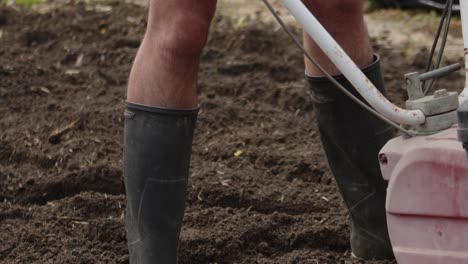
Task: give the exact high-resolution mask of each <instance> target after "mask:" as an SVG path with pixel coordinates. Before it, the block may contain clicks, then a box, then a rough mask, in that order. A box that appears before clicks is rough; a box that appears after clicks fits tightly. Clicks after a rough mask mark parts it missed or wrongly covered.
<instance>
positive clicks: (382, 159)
mask: <svg viewBox="0 0 468 264" xmlns="http://www.w3.org/2000/svg"><path fill="white" fill-rule="evenodd" d="M379 161H380V163H381V164H382V165H387V164H388V158H387V155H385V154H383V153H382V154H380V155H379Z"/></svg>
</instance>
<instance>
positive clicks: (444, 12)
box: [422, 1, 449, 87]
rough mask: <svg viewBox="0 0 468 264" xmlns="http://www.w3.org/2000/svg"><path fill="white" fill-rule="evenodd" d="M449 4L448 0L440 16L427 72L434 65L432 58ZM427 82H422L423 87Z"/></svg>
mask: <svg viewBox="0 0 468 264" xmlns="http://www.w3.org/2000/svg"><path fill="white" fill-rule="evenodd" d="M448 4H449V2H448V1H447V3H446V5H445V8H444V11H443V13H442V16H441V17H440V22H439V26H438V27H437V32H436V36H435V38H434V42H433V43H432V47H431V52H430V54H429V59H428V60H427V63H426V72H429V71H430V70H431V67H432V60H433V59H434V54H435V50H436V48H437V44H439V39H440V33H442V27H443V26H444V22H445V18H446V17H447V6H448ZM425 84H426V81H423V82H422V87H425Z"/></svg>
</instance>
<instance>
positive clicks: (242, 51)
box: [0, 2, 463, 264]
mask: <svg viewBox="0 0 468 264" xmlns="http://www.w3.org/2000/svg"><path fill="white" fill-rule="evenodd" d="M111 7H112V10H111V11H110V10H107V9H101V10H96V9H95V10H90V9H89V8H88V7H87V6H85V5H84V4H74V5H68V6H66V7H62V8H60V9H59V10H52V11H49V12H47V13H43V14H40V13H36V12H35V11H32V10H23V9H17V8H10V7H5V6H0V201H1V202H0V230H1V232H0V263H5V264H6V263H128V255H127V249H126V240H125V227H124V213H125V196H124V188H123V185H122V169H121V163H122V126H123V106H124V98H125V96H124V94H125V89H126V81H127V76H128V73H129V69H130V67H131V63H132V60H133V58H134V56H135V52H136V51H137V48H138V46H139V43H140V39H141V37H142V34H143V32H144V25H145V13H146V12H145V10H144V8H142V7H140V6H136V5H131V4H127V3H121V2H113V3H112V5H111ZM231 22H232V21H229V20H228V19H223V18H218V19H217V20H216V21H215V23H214V26H213V30H212V34H211V37H210V40H209V44H208V46H207V48H206V49H205V51H204V54H203V57H202V64H201V70H200V83H199V89H200V104H201V112H200V116H199V122H198V126H197V130H196V136H195V141H194V146H193V157H192V166H191V175H190V183H189V186H190V188H189V192H188V196H187V210H186V216H185V219H184V225H183V230H182V235H181V244H180V249H179V255H180V263H191V264H194V263H364V262H360V261H357V260H355V259H353V258H352V257H351V254H350V249H349V242H348V241H349V224H348V216H347V212H346V209H345V208H344V205H343V202H342V200H341V197H340V195H339V194H338V191H337V188H336V186H335V182H334V180H333V178H332V175H331V173H330V171H329V169H328V167H327V163H326V161H325V158H324V155H323V152H322V149H321V146H320V142H319V135H318V131H317V128H316V126H315V115H314V112H313V108H312V104H311V101H310V99H309V98H308V96H307V93H306V90H305V81H304V78H303V65H302V64H303V63H302V57H301V55H300V53H299V52H297V50H296V48H294V46H293V44H292V42H291V41H290V40H289V39H287V38H286V36H285V34H284V33H283V32H281V31H273V30H265V29H270V28H271V25H269V24H256V25H254V23H248V24H246V25H242V26H238V25H237V26H233V25H231V24H232V23H231ZM381 43H385V41H381V39H379V38H376V39H375V48H376V50H377V51H378V52H379V53H380V55H381V56H382V62H383V66H384V70H385V81H386V84H387V88H388V90H389V96H390V99H391V100H392V101H394V102H397V103H399V104H402V103H403V102H404V100H405V98H406V97H405V91H404V89H403V88H402V87H403V80H402V76H403V74H404V73H406V72H410V71H414V70H421V69H422V67H423V66H424V65H423V63H421V59H418V58H420V57H421V56H422V55H424V54H426V53H427V51H424V50H422V51H421V54H419V53H418V54H416V55H415V54H412V56H409V55H408V54H406V53H405V52H404V50H399V49H398V48H395V47H389V46H385V45H383V44H381ZM439 83H440V82H439ZM443 84H444V85H445V86H446V87H454V88H456V87H461V85H462V84H463V80H462V76H461V75H453V77H452V78H450V79H449V80H446V81H445V82H443ZM366 263H392V262H378V261H368V262H366Z"/></svg>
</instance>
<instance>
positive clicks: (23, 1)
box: [1, 0, 42, 7]
mask: <svg viewBox="0 0 468 264" xmlns="http://www.w3.org/2000/svg"><path fill="white" fill-rule="evenodd" d="M1 1H2V3H3V4H6V5H18V6H22V7H31V6H32V5H34V4H38V3H40V2H42V0H1Z"/></svg>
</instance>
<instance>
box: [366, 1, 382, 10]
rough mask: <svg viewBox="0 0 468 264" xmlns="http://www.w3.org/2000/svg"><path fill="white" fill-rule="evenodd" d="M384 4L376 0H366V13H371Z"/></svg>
mask: <svg viewBox="0 0 468 264" xmlns="http://www.w3.org/2000/svg"><path fill="white" fill-rule="evenodd" d="M381 8H382V6H381V5H380V4H379V3H378V2H377V1H375V0H366V1H365V2H364V11H365V12H366V13H370V12H373V11H376V10H379V9H381Z"/></svg>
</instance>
